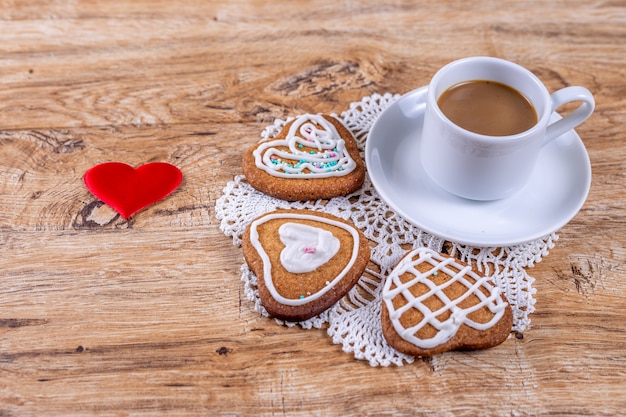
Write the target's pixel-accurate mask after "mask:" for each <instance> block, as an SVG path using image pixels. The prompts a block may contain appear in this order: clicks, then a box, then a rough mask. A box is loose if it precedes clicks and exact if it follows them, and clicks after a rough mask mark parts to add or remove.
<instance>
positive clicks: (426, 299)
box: [382, 248, 513, 356]
mask: <svg viewBox="0 0 626 417" xmlns="http://www.w3.org/2000/svg"><path fill="white" fill-rule="evenodd" d="M382 298H383V306H382V307H383V308H382V327H383V335H384V337H385V339H386V340H387V342H388V343H389V345H391V346H392V347H393V348H395V349H396V350H398V351H400V352H403V353H405V354H407V355H412V356H431V355H434V354H437V353H441V352H446V351H449V350H456V349H463V350H474V349H485V348H489V347H492V346H496V345H498V344H500V343H502V342H503V341H504V340H506V338H507V337H508V336H509V334H510V332H511V328H512V326H513V314H512V311H511V307H510V306H509V304H508V303H507V301H506V300H505V298H504V296H503V295H502V294H501V292H500V289H499V287H498V286H497V285H496V284H495V282H494V281H493V279H491V278H489V277H485V276H481V275H479V274H477V273H476V272H474V271H472V269H471V266H470V265H468V264H466V263H464V262H461V261H459V260H457V259H455V258H452V257H449V256H447V255H443V254H440V253H438V252H435V251H433V250H431V249H428V248H419V249H416V250H413V251H411V252H409V253H408V254H407V255H405V256H404V258H402V259H401V260H400V262H399V263H398V264H397V265H396V266H395V267H394V269H393V271H392V272H391V274H389V276H388V277H387V279H386V281H385V284H384V287H383V293H382Z"/></svg>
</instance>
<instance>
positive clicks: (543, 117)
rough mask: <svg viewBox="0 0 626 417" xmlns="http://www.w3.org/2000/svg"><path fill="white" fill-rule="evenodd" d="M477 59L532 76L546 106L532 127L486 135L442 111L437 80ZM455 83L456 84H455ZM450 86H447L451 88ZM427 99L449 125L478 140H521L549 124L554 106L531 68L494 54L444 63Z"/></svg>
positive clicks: (431, 85) (433, 80) (432, 83)
mask: <svg viewBox="0 0 626 417" xmlns="http://www.w3.org/2000/svg"><path fill="white" fill-rule="evenodd" d="M475 61H485V62H491V63H496V64H498V65H504V66H507V67H510V68H512V69H514V70H516V71H520V72H522V73H524V74H525V75H526V76H527V77H528V78H530V79H531V80H532V82H533V84H535V85H536V86H537V88H538V89H539V90H540V91H541V93H542V98H543V101H544V103H543V107H544V111H543V113H542V114H537V122H536V123H535V124H534V125H533V126H532V127H530V128H528V129H526V130H524V131H523V132H519V133H515V134H513V135H503V136H491V135H484V134H482V133H476V132H472V131H471V130H467V129H465V128H463V127H461V126H459V125H457V124H456V123H454V122H453V121H452V120H450V119H449V118H448V117H447V116H446V115H445V114H444V113H443V111H441V109H440V108H439V104H438V103H437V100H438V97H436V96H435V88H434V87H435V84H436V82H438V81H439V80H440V78H442V77H443V76H444V74H445V73H446V72H448V71H450V70H451V68H454V67H456V66H459V65H465V64H467V63H468V62H475ZM472 80H473V79H468V80H466V81H472ZM489 81H495V82H499V83H501V81H498V80H489ZM459 82H463V81H459ZM453 85H454V84H453ZM449 87H450V86H448V87H446V88H449ZM526 98H527V99H528V100H530V98H528V97H526ZM427 101H428V102H429V107H431V108H432V109H433V110H434V111H435V113H436V114H437V116H438V117H439V118H441V119H443V120H444V121H446V122H447V124H448V126H449V127H451V128H453V129H455V130H457V131H459V132H460V133H463V134H465V135H468V136H470V137H471V138H472V139H474V140H478V141H481V142H489V143H490V142H501V143H502V142H508V141H513V140H517V141H519V140H520V139H522V138H524V137H526V136H532V135H533V134H534V133H535V132H536V131H537V130H540V129H543V128H545V127H546V126H547V124H548V121H549V119H550V115H551V114H552V106H551V103H550V93H549V91H548V89H547V88H546V86H545V85H544V84H543V83H542V82H541V80H540V79H539V78H538V77H537V76H536V75H535V74H533V73H532V72H531V71H530V70H528V69H526V68H524V67H523V66H521V65H519V64H516V63H515V62H512V61H508V60H506V59H502V58H497V57H492V56H472V57H465V58H460V59H457V60H455V61H452V62H449V63H447V64H446V65H444V66H443V67H441V68H440V69H439V70H438V71H437V72H436V73H435V75H434V76H433V77H432V79H431V81H430V83H429V84H428V94H427ZM531 103H532V104H533V107H535V111H537V106H536V105H535V103H534V102H532V101H531Z"/></svg>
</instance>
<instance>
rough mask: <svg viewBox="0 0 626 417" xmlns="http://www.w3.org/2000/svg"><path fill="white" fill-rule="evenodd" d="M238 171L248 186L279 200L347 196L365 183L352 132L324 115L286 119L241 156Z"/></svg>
mask: <svg viewBox="0 0 626 417" xmlns="http://www.w3.org/2000/svg"><path fill="white" fill-rule="evenodd" d="M242 169H243V173H244V174H245V176H246V179H247V180H248V183H249V184H250V185H251V186H253V187H254V188H256V189H257V190H259V191H261V192H263V193H266V194H269V195H271V196H273V197H276V198H281V199H284V200H313V199H320V198H332V197H336V196H339V195H345V194H349V193H351V192H353V191H355V190H357V189H358V188H360V187H361V185H362V184H363V181H364V179H365V164H364V162H363V160H362V158H361V156H360V154H359V149H358V146H357V143H356V141H355V139H354V137H353V136H352V133H350V131H349V130H348V129H347V128H346V127H345V126H344V125H343V123H342V122H341V121H339V120H338V119H337V118H335V117H333V116H328V115H314V114H305V115H301V116H298V117H297V118H295V119H290V120H289V121H288V122H287V123H286V124H285V126H284V127H283V128H282V130H281V131H280V132H279V133H278V135H276V137H274V138H270V139H267V140H264V141H261V142H260V143H258V144H256V145H255V146H253V147H251V148H250V149H249V150H248V151H247V152H246V153H245V154H244V156H243V161H242Z"/></svg>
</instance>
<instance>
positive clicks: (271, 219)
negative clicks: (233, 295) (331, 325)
mask: <svg viewBox="0 0 626 417" xmlns="http://www.w3.org/2000/svg"><path fill="white" fill-rule="evenodd" d="M242 248H243V255H244V258H245V260H246V262H247V264H248V266H249V267H250V269H251V270H252V272H254V274H255V275H256V277H257V280H258V284H257V286H258V291H259V300H260V302H261V304H262V305H263V307H265V309H266V310H267V312H268V314H269V315H270V316H273V317H276V318H279V319H282V320H286V321H303V320H307V319H309V318H311V317H314V316H316V315H318V314H320V313H321V312H323V311H324V310H326V309H328V308H329V307H331V306H332V305H333V304H335V303H336V302H337V301H338V300H339V299H341V298H342V297H343V296H344V295H346V294H347V293H348V291H350V289H351V288H352V287H353V286H354V285H355V284H356V283H357V281H358V280H359V278H360V277H361V275H362V274H363V271H364V270H365V267H366V265H367V263H368V262H369V259H370V249H369V244H368V241H367V239H366V238H365V236H364V235H363V233H362V232H361V231H360V230H359V229H357V228H356V227H355V226H354V225H353V224H351V223H349V222H348V221H345V220H343V219H340V218H339V217H336V216H333V215H330V214H326V213H321V212H315V211H311V210H277V211H273V212H270V213H267V214H264V215H262V216H260V217H258V218H256V219H255V220H253V221H252V222H251V223H250V225H249V226H248V227H247V228H246V230H245V231H244V234H243V237H242Z"/></svg>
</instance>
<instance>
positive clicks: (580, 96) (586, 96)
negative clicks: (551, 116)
mask: <svg viewBox="0 0 626 417" xmlns="http://www.w3.org/2000/svg"><path fill="white" fill-rule="evenodd" d="M550 98H551V99H552V111H553V112H554V111H555V110H556V109H558V108H559V107H560V106H562V105H563V104H565V103H569V102H572V101H581V102H582V103H581V104H580V106H578V108H577V109H576V110H574V111H573V112H571V113H570V114H568V115H567V116H565V117H564V118H562V119H560V120H557V121H556V122H554V123H552V124H551V125H549V126H548V128H547V130H546V136H545V139H544V140H543V145H546V144H548V143H550V142H551V141H552V140H554V139H556V138H558V137H559V136H561V135H562V134H563V133H565V132H567V131H568V130H571V129H573V128H575V127H576V126H578V125H579V124H581V123H582V122H584V121H585V120H587V118H588V117H589V116H591V113H593V109H594V107H595V101H594V99H593V95H592V94H591V92H590V91H589V90H587V89H586V88H585V87H578V86H574V87H565V88H562V89H560V90H558V91H555V92H554V93H552V94H551V95H550Z"/></svg>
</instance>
